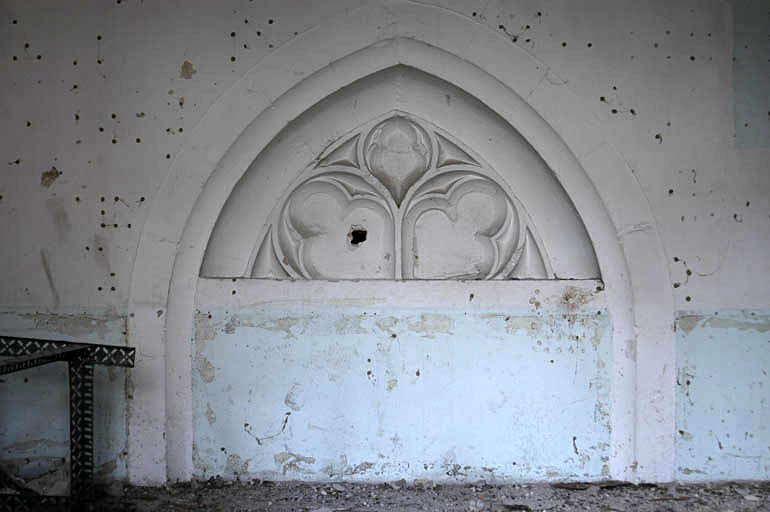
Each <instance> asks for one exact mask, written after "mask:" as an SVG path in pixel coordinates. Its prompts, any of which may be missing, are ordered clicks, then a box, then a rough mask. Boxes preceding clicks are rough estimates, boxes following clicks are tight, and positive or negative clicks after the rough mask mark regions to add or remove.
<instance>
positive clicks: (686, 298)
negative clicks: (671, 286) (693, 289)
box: [684, 295, 692, 302]
mask: <svg viewBox="0 0 770 512" xmlns="http://www.w3.org/2000/svg"><path fill="white" fill-rule="evenodd" d="M684 300H686V301H687V302H690V301H692V297H690V296H689V295H688V296H687V297H685V298H684Z"/></svg>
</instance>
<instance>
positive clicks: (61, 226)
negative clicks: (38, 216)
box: [45, 197, 72, 242]
mask: <svg viewBox="0 0 770 512" xmlns="http://www.w3.org/2000/svg"><path fill="white" fill-rule="evenodd" d="M45 208H46V210H47V211H48V213H49V215H50V216H51V221H52V222H53V227H54V229H55V230H56V238H57V239H58V240H59V242H64V241H65V240H66V239H67V236H68V235H69V234H70V232H71V231H72V222H70V218H69V214H68V213H67V209H66V208H65V206H64V198H61V197H51V198H49V199H46V202H45Z"/></svg>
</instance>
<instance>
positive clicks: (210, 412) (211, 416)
mask: <svg viewBox="0 0 770 512" xmlns="http://www.w3.org/2000/svg"><path fill="white" fill-rule="evenodd" d="M206 420H207V421H208V422H209V425H213V424H214V423H216V422H217V415H216V414H215V413H214V409H212V408H211V402H207V403H206Z"/></svg>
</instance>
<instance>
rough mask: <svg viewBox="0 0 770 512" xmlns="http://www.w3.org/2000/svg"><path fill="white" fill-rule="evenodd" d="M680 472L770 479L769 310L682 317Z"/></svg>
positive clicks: (689, 476)
mask: <svg viewBox="0 0 770 512" xmlns="http://www.w3.org/2000/svg"><path fill="white" fill-rule="evenodd" d="M677 361H678V362H677V369H678V371H677V436H676V478H677V479H680V480H731V479H767V478H770V403H769V402H768V400H769V399H770V377H768V372H770V313H768V312H766V311H765V312H759V311H719V312H716V311H709V312H694V313H691V314H682V315H680V316H679V318H678V320H677Z"/></svg>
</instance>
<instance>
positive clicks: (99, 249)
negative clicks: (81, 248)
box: [96, 247, 104, 252]
mask: <svg viewBox="0 0 770 512" xmlns="http://www.w3.org/2000/svg"><path fill="white" fill-rule="evenodd" d="M96 250H97V251H99V252H104V247H97V248H96Z"/></svg>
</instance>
